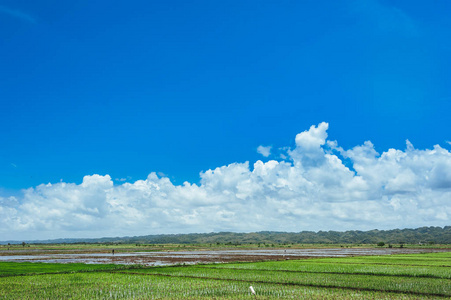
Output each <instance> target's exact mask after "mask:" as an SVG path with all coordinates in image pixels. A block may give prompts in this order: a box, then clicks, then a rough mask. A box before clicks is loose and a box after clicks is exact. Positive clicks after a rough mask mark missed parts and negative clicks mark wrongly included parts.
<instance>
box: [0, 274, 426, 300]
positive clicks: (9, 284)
mask: <svg viewBox="0 0 451 300" xmlns="http://www.w3.org/2000/svg"><path fill="white" fill-rule="evenodd" d="M253 287H254V289H255V291H256V293H257V296H255V297H254V296H253V295H251V294H250V289H249V283H247V282H239V281H222V280H211V279H196V278H186V277H166V276H141V275H133V274H130V275H127V274H111V273H80V274H56V275H55V274H52V275H41V276H21V277H17V278H13V277H5V278H1V279H0V299H5V300H10V299H24V300H28V299H29V300H31V299H199V298H206V299H338V300H340V299H369V300H372V299H432V298H433V297H431V296H421V295H410V294H397V293H384V292H377V291H358V290H345V289H323V288H316V287H303V286H291V285H279V284H266V283H255V284H253Z"/></svg>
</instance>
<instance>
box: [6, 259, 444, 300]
mask: <svg viewBox="0 0 451 300" xmlns="http://www.w3.org/2000/svg"><path fill="white" fill-rule="evenodd" d="M250 286H253V288H254V289H255V292H256V295H252V293H251V290H250V289H249V287H250ZM199 298H204V299H449V298H451V252H442V253H427V254H426V253H425V254H408V255H391V256H362V257H344V258H318V259H304V260H282V261H266V262H252V263H228V264H204V265H187V266H183V265H178V266H165V267H144V266H117V265H86V264H45V263H13V262H2V263H0V299H199Z"/></svg>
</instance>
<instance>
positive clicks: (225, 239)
mask: <svg viewBox="0 0 451 300" xmlns="http://www.w3.org/2000/svg"><path fill="white" fill-rule="evenodd" d="M25 242H27V243H52V244H61V243H124V244H126V243H127V244H128V243H130V244H216V243H220V244H250V243H252V244H258V243H262V244H263V243H264V244H320V243H321V244H377V243H379V242H384V243H386V244H388V243H391V244H400V243H401V244H406V243H407V244H418V243H424V244H428V243H429V244H451V226H445V227H443V228H442V227H420V228H416V229H393V230H377V229H375V230H370V231H358V230H351V231H344V232H340V231H318V232H314V231H302V232H297V233H295V232H274V231H260V232H251V233H235V232H217V233H191V234H159V235H145V236H134V237H114V238H113V237H105V238H97V239H96V238H95V239H70V238H67V239H55V240H34V241H25ZM7 243H11V244H16V243H22V241H3V242H0V244H7Z"/></svg>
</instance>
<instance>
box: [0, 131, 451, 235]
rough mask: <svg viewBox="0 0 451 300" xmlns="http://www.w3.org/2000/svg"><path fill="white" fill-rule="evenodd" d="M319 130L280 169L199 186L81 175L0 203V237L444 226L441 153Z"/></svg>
mask: <svg viewBox="0 0 451 300" xmlns="http://www.w3.org/2000/svg"><path fill="white" fill-rule="evenodd" d="M328 126H329V125H328V124H327V123H321V124H318V125H317V126H312V127H310V129H309V130H306V131H304V132H301V133H299V134H298V135H297V136H296V138H295V146H294V148H292V149H289V148H287V150H286V155H285V156H286V159H285V160H280V161H276V160H269V161H268V162H262V161H260V160H258V161H256V162H254V163H253V164H250V163H249V162H244V163H232V164H229V165H226V166H221V167H217V168H216V169H212V170H207V171H205V172H202V173H201V174H200V179H201V180H200V183H199V184H193V183H189V182H185V183H183V184H182V185H174V184H173V183H172V182H171V181H170V180H169V179H168V178H167V177H165V176H161V175H162V174H160V176H159V175H158V174H157V173H151V174H150V175H149V176H148V177H147V178H146V179H143V180H138V181H135V182H124V183H120V184H118V185H114V184H113V181H112V179H111V177H110V176H109V175H104V176H102V175H90V176H85V177H84V178H83V182H82V183H81V184H74V183H64V182H60V183H56V184H42V185H39V186H37V187H34V188H29V189H27V190H25V191H24V192H23V196H22V197H16V198H14V197H10V198H0V224H1V227H0V233H1V236H2V237H3V239H17V238H18V237H20V238H23V239H26V238H28V239H29V238H51V237H71V236H76V237H99V236H123V235H143V234H159V233H188V232H211V231H245V232H249V231H261V230H274V231H302V230H315V231H316V230H332V229H333V230H348V229H359V230H369V229H374V228H378V229H390V228H406V227H420V226H446V225H449V217H450V216H451V205H450V201H449V200H450V199H451V152H450V151H448V150H446V149H444V148H442V147H440V146H439V145H435V146H434V147H433V148H432V149H425V150H420V149H415V147H414V146H413V145H412V144H411V143H410V142H409V141H407V142H406V149H405V150H397V149H388V150H387V151H385V152H382V153H378V152H377V151H376V150H375V148H374V145H373V144H372V143H371V142H370V141H367V142H365V143H363V144H362V145H357V146H355V147H353V148H350V149H343V148H341V147H339V145H338V142H336V141H329V140H328V139H327V138H328V134H327V130H328ZM345 160H346V162H347V164H345V163H344V161H345ZM350 164H351V165H352V166H351V165H350ZM348 166H349V167H348Z"/></svg>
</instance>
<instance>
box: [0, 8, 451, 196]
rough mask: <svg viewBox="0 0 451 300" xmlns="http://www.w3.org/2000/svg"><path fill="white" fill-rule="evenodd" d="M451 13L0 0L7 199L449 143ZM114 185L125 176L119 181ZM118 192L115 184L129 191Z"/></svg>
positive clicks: (0, 147)
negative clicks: (323, 129) (320, 133)
mask: <svg viewBox="0 0 451 300" xmlns="http://www.w3.org/2000/svg"><path fill="white" fill-rule="evenodd" d="M450 13H451V2H450V1H448V0H437V1H412V0H405V1H376V0H356V1H241V0H240V1H106V0H95V1H60V0H58V1H56V0H54V1H51V0H43V1H31V0H29V1H22V0H14V1H7V0H6V1H0V105H1V106H0V141H1V144H0V196H2V195H3V196H5V195H10V194H14V192H15V191H19V190H20V189H23V188H28V187H33V186H37V185H39V184H42V183H48V182H52V183H54V182H59V181H60V180H61V179H62V180H63V181H65V182H74V183H77V184H78V183H80V182H81V181H82V179H83V176H85V175H91V174H101V175H105V174H109V175H111V177H112V178H113V179H121V178H123V179H126V180H127V181H129V182H134V181H136V180H138V179H145V178H146V177H147V175H148V174H149V173H150V172H162V173H163V174H166V176H168V177H169V178H170V179H171V181H172V182H173V183H174V184H181V183H183V182H184V181H185V180H186V181H189V182H191V183H197V182H198V181H199V172H201V171H206V170H208V169H211V168H216V167H219V166H223V165H227V164H229V163H233V162H245V161H250V162H251V164H252V163H253V162H255V161H256V160H258V159H263V160H269V159H277V160H280V158H279V157H277V150H273V151H272V155H271V156H270V157H268V158H264V157H262V156H261V155H260V154H259V153H257V151H256V149H257V147H258V146H260V145H263V146H272V147H273V148H272V149H278V148H281V147H294V138H295V136H296V134H297V133H300V132H302V131H304V130H307V129H308V128H309V127H310V126H311V125H317V124H319V123H320V122H322V121H325V122H328V123H329V124H330V129H329V131H328V134H329V139H330V140H337V141H338V144H339V145H340V146H341V147H343V148H345V149H349V148H352V147H354V146H356V145H361V144H363V142H364V141H366V140H370V141H371V142H372V143H373V144H374V145H375V148H376V150H377V151H379V152H383V151H386V150H388V149H389V148H396V149H405V147H406V146H405V145H406V144H405V141H406V139H408V140H409V141H410V142H412V144H413V145H414V146H415V147H416V148H419V149H426V148H427V149H431V148H432V147H433V145H435V144H440V145H441V146H442V147H444V148H446V149H450V145H449V144H448V143H447V141H449V140H450V139H451V134H450V125H449V124H450V122H449V121H450V113H451V104H450V103H451V88H450V86H451V85H450V83H451V17H450ZM118 182H119V181H118ZM121 182H122V181H121Z"/></svg>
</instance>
